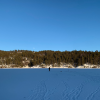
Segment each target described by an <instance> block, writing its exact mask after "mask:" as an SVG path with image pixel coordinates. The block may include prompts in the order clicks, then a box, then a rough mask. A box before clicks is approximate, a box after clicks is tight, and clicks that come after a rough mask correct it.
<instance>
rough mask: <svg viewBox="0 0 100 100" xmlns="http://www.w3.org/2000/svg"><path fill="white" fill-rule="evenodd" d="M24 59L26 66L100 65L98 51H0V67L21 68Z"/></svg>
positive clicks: (99, 53)
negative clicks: (56, 64) (12, 66)
mask: <svg viewBox="0 0 100 100" xmlns="http://www.w3.org/2000/svg"><path fill="white" fill-rule="evenodd" d="M25 58H27V60H29V63H28V65H29V66H34V65H40V64H41V63H44V64H46V65H49V64H54V63H58V64H60V62H64V63H70V64H72V65H74V66H75V67H76V66H79V65H83V64H85V63H90V64H96V65H97V64H100V52H99V51H97V50H96V51H95V52H93V51H81V50H80V51H77V50H74V51H63V52H61V51H51V50H44V51H39V52H35V51H28V50H13V51H2V50H0V65H2V64H6V65H8V64H15V65H16V66H23V65H24V64H25V63H24V64H23V61H25Z"/></svg>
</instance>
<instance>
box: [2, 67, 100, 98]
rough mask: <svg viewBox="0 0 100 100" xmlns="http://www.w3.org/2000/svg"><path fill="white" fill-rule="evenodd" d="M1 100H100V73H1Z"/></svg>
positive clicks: (7, 70) (62, 71) (16, 71)
mask: <svg viewBox="0 0 100 100" xmlns="http://www.w3.org/2000/svg"><path fill="white" fill-rule="evenodd" d="M0 100H100V69H61V68H60V69H51V70H50V72H49V70H48V69H46V68H45V69H0Z"/></svg>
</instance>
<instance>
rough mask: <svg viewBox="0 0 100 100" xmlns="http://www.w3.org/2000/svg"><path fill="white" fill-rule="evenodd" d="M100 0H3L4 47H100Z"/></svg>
mask: <svg viewBox="0 0 100 100" xmlns="http://www.w3.org/2000/svg"><path fill="white" fill-rule="evenodd" d="M99 38H100V0H0V50H5V51H9V50H15V49H16V50H18V49H19V50H32V51H41V50H54V51H58V50H59V51H65V50H67V51H72V50H84V51H85V50H87V51H95V50H98V51H100V45H99V44H100V39H99Z"/></svg>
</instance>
